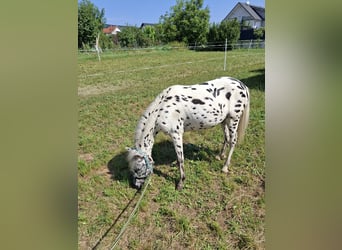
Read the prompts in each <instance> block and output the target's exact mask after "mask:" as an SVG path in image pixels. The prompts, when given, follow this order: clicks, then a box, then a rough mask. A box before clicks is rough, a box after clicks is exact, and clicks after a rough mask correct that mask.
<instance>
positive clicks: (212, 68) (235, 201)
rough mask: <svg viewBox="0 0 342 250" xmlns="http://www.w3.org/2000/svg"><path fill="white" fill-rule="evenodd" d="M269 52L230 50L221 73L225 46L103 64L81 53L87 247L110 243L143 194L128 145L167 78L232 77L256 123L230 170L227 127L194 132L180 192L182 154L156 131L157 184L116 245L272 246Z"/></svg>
mask: <svg viewBox="0 0 342 250" xmlns="http://www.w3.org/2000/svg"><path fill="white" fill-rule="evenodd" d="M264 56H265V55H264V50H259V49H258V50H249V51H247V50H239V51H231V52H228V55H227V71H223V59H224V53H223V52H195V51H188V50H150V51H147V50H144V51H141V50H140V51H122V52H117V53H108V54H103V55H102V57H101V62H99V61H98V59H97V56H96V55H94V54H80V55H79V59H78V67H79V71H78V72H79V74H78V84H79V85H78V86H79V88H78V96H79V148H78V152H79V160H78V172H79V175H78V233H79V249H92V248H93V247H94V246H95V245H96V244H97V243H98V248H97V249H108V248H109V247H110V246H111V244H112V243H113V241H114V239H115V238H116V236H117V235H118V233H119V232H120V229H121V227H122V225H123V224H124V223H125V222H126V220H127V217H128V214H129V213H130V211H132V209H133V206H134V205H135V202H136V201H137V199H138V197H139V195H137V196H134V195H135V193H136V190H135V189H133V188H132V187H130V184H129V173H128V169H127V162H126V161H125V157H126V155H125V147H127V146H133V138H134V133H135V127H136V125H137V122H138V120H139V118H140V116H141V114H142V113H143V111H144V109H145V108H146V107H147V106H148V104H149V103H150V102H151V101H152V100H153V99H154V98H155V97H156V96H157V94H159V92H160V91H161V90H163V89H164V88H166V87H167V86H170V85H174V84H195V83H200V82H203V81H206V80H211V79H214V78H217V77H221V76H225V75H228V76H233V77H236V78H238V79H240V80H241V81H243V82H244V83H246V85H247V86H249V88H250V94H251V114H250V123H249V126H248V129H247V132H246V137H245V140H244V143H243V144H241V145H238V146H237V148H236V149H235V152H234V154H233V158H232V165H231V167H230V172H229V174H228V175H227V174H223V173H222V172H221V168H222V165H223V162H222V161H219V160H216V159H215V155H216V154H218V152H219V149H220V147H221V145H222V142H223V133H222V131H221V127H220V126H217V127H215V128H213V129H209V130H202V131H193V132H187V133H185V134H184V154H185V173H186V175H187V179H186V181H185V186H184V188H183V190H182V191H180V192H179V191H176V190H175V182H176V180H178V178H179V171H178V169H177V168H176V167H174V166H173V164H172V163H173V162H174V161H175V160H176V154H175V152H174V149H173V146H172V143H171V140H170V139H169V138H168V136H166V135H163V134H158V136H157V138H156V143H155V145H154V148H153V158H154V161H155V163H156V164H155V166H154V174H153V176H152V178H151V185H149V186H148V189H147V192H146V194H145V197H144V198H143V200H142V203H141V205H140V207H139V211H138V213H137V214H136V215H135V217H134V218H133V220H132V221H131V223H130V225H129V226H128V228H127V231H126V232H125V234H124V235H123V236H122V238H121V239H120V241H119V244H118V249H264V248H265V194H264V192H265V152H264V136H265V126H264V125H265V124H264V119H265V107H264V102H265V80H264V79H265V61H264ZM132 198H134V201H133V202H132V204H131V205H130V206H129V207H128V208H127V209H126V212H124V213H123V214H121V216H120V213H121V212H122V211H123V210H124V208H125V207H126V206H127V204H128V203H129V201H130V200H131V199H132ZM114 222H115V224H114V226H112V225H113V223H114ZM103 235H105V237H104V238H103V239H102V240H101V241H100V242H98V241H99V239H100V238H101V237H102V236H103Z"/></svg>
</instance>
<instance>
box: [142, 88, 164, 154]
mask: <svg viewBox="0 0 342 250" xmlns="http://www.w3.org/2000/svg"><path fill="white" fill-rule="evenodd" d="M163 98H164V91H163V92H162V93H160V94H159V95H158V96H157V97H156V99H154V101H153V102H152V103H151V104H150V105H149V106H148V107H147V109H146V111H145V113H144V114H143V116H142V117H141V118H140V121H139V123H138V126H137V129H136V133H135V147H136V148H139V149H141V150H142V151H144V152H145V153H146V154H147V155H148V156H150V157H151V159H152V155H151V153H152V147H153V143H154V136H155V133H156V127H155V126H156V120H157V115H158V113H159V108H158V106H159V104H160V103H161V101H162V99H163Z"/></svg>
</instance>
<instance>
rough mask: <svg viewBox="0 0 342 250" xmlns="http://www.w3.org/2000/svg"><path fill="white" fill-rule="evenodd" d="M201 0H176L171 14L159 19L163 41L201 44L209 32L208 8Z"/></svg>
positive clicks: (204, 41)
mask: <svg viewBox="0 0 342 250" xmlns="http://www.w3.org/2000/svg"><path fill="white" fill-rule="evenodd" d="M202 7H203V0H177V4H176V5H175V6H173V7H171V13H166V14H165V15H164V16H162V17H161V23H162V26H163V29H164V32H163V34H164V40H167V42H171V41H174V40H176V41H179V42H185V43H198V44H203V43H206V41H207V33H208V31H209V8H208V7H206V8H205V9H202Z"/></svg>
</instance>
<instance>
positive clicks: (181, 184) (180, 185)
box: [176, 182, 183, 191]
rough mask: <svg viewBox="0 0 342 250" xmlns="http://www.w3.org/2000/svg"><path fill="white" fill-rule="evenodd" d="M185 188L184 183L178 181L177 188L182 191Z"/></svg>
mask: <svg viewBox="0 0 342 250" xmlns="http://www.w3.org/2000/svg"><path fill="white" fill-rule="evenodd" d="M182 189H183V183H181V182H178V184H177V185H176V190H178V191H181V190H182Z"/></svg>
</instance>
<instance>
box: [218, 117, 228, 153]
mask: <svg viewBox="0 0 342 250" xmlns="http://www.w3.org/2000/svg"><path fill="white" fill-rule="evenodd" d="M222 130H223V134H224V142H223V145H222V149H221V152H220V154H219V155H217V156H216V159H217V160H223V159H225V158H226V150H227V146H228V142H229V129H228V125H227V123H226V122H224V123H222Z"/></svg>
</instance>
